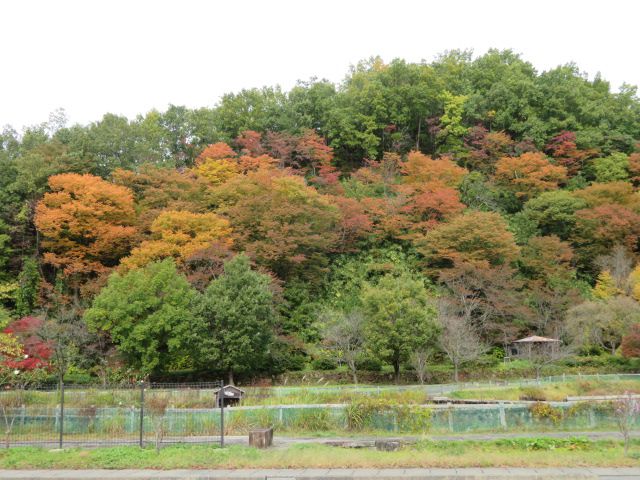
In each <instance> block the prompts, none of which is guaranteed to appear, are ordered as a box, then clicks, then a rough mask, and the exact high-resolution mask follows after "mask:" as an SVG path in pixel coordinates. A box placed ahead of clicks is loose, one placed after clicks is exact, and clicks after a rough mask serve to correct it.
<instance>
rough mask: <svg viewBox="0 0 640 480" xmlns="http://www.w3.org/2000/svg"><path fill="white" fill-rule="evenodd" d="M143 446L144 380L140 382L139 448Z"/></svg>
mask: <svg viewBox="0 0 640 480" xmlns="http://www.w3.org/2000/svg"><path fill="white" fill-rule="evenodd" d="M142 447H144V380H143V381H141V382H140V448H142Z"/></svg>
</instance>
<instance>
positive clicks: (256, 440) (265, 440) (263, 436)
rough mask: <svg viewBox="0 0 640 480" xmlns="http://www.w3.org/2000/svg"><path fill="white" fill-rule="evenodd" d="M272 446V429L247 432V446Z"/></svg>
mask: <svg viewBox="0 0 640 480" xmlns="http://www.w3.org/2000/svg"><path fill="white" fill-rule="evenodd" d="M272 444H273V427H270V428H260V429H257V430H250V431H249V446H251V447H256V448H267V447H270V446H271V445H272Z"/></svg>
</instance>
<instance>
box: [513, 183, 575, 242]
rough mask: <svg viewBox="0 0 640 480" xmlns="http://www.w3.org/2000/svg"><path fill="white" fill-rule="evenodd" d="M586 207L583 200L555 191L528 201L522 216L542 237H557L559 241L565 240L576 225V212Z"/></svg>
mask: <svg viewBox="0 0 640 480" xmlns="http://www.w3.org/2000/svg"><path fill="white" fill-rule="evenodd" d="M586 206H587V203H586V202H585V201H584V200H583V199H581V198H578V197H575V196H574V195H572V193H571V192H567V191H564V190H557V191H554V192H545V193H542V194H541V195H539V196H538V197H536V198H533V199H531V200H529V201H528V202H527V203H526V204H525V205H524V209H523V211H522V216H524V217H525V218H527V219H528V220H530V221H531V222H533V224H534V225H535V227H536V230H537V231H539V232H540V233H541V234H542V235H544V236H548V235H557V236H558V237H559V238H560V239H561V240H567V239H568V238H569V237H570V235H571V232H572V230H573V228H574V227H575V224H576V212H577V211H578V210H581V209H583V208H585V207H586Z"/></svg>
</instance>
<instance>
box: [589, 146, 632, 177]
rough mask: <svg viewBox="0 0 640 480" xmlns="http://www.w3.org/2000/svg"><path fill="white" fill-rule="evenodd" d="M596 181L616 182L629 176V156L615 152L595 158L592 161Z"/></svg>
mask: <svg viewBox="0 0 640 480" xmlns="http://www.w3.org/2000/svg"><path fill="white" fill-rule="evenodd" d="M592 169H593V173H594V175H595V177H596V181H597V182H600V183H606V182H617V181H620V180H627V179H628V178H629V157H628V156H627V155H626V154H624V153H621V152H615V153H612V154H611V155H609V156H608V157H603V158H596V159H595V160H593V163H592Z"/></svg>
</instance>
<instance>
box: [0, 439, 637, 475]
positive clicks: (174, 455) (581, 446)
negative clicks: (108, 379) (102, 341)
mask: <svg viewBox="0 0 640 480" xmlns="http://www.w3.org/2000/svg"><path fill="white" fill-rule="evenodd" d="M638 458H640V441H634V442H632V445H631V448H630V455H629V456H628V457H624V455H623V449H622V444H621V442H618V441H613V440H612V441H589V440H586V439H582V438H572V439H550V438H520V439H508V440H495V441H456V442H452V441H428V440H424V441H421V442H419V443H417V444H415V445H410V446H406V447H404V448H403V449H401V450H399V451H396V452H378V451H376V450H373V449H349V448H341V447H331V446H325V445H313V444H300V445H294V446H289V447H282V448H272V449H268V450H256V449H254V448H249V447H245V446H231V447H228V448H225V449H220V448H218V447H215V446H200V445H177V446H168V447H165V448H163V449H162V450H161V451H160V453H156V451H155V450H154V449H153V448H145V449H140V448H138V447H134V446H127V447H111V448H96V449H91V450H85V449H79V448H74V449H67V450H63V451H49V450H46V449H41V448H34V447H19V448H10V449H7V450H2V451H0V468H4V469H31V468H33V469H35V468H40V469H56V468H71V469H81V468H110V469H124V468H155V469H173V468H306V467H309V468H314V467H317V468H328V467H334V468H339V467H347V468H357V467H362V468H366V467H372V468H375V467H388V468H392V467H405V468H406V467H442V468H444V467H502V466H505V467H506V466H511V467H545V466H546V467H552V466H553V467H581V466H585V467H586V466H599V467H613V466H637V464H638Z"/></svg>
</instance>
